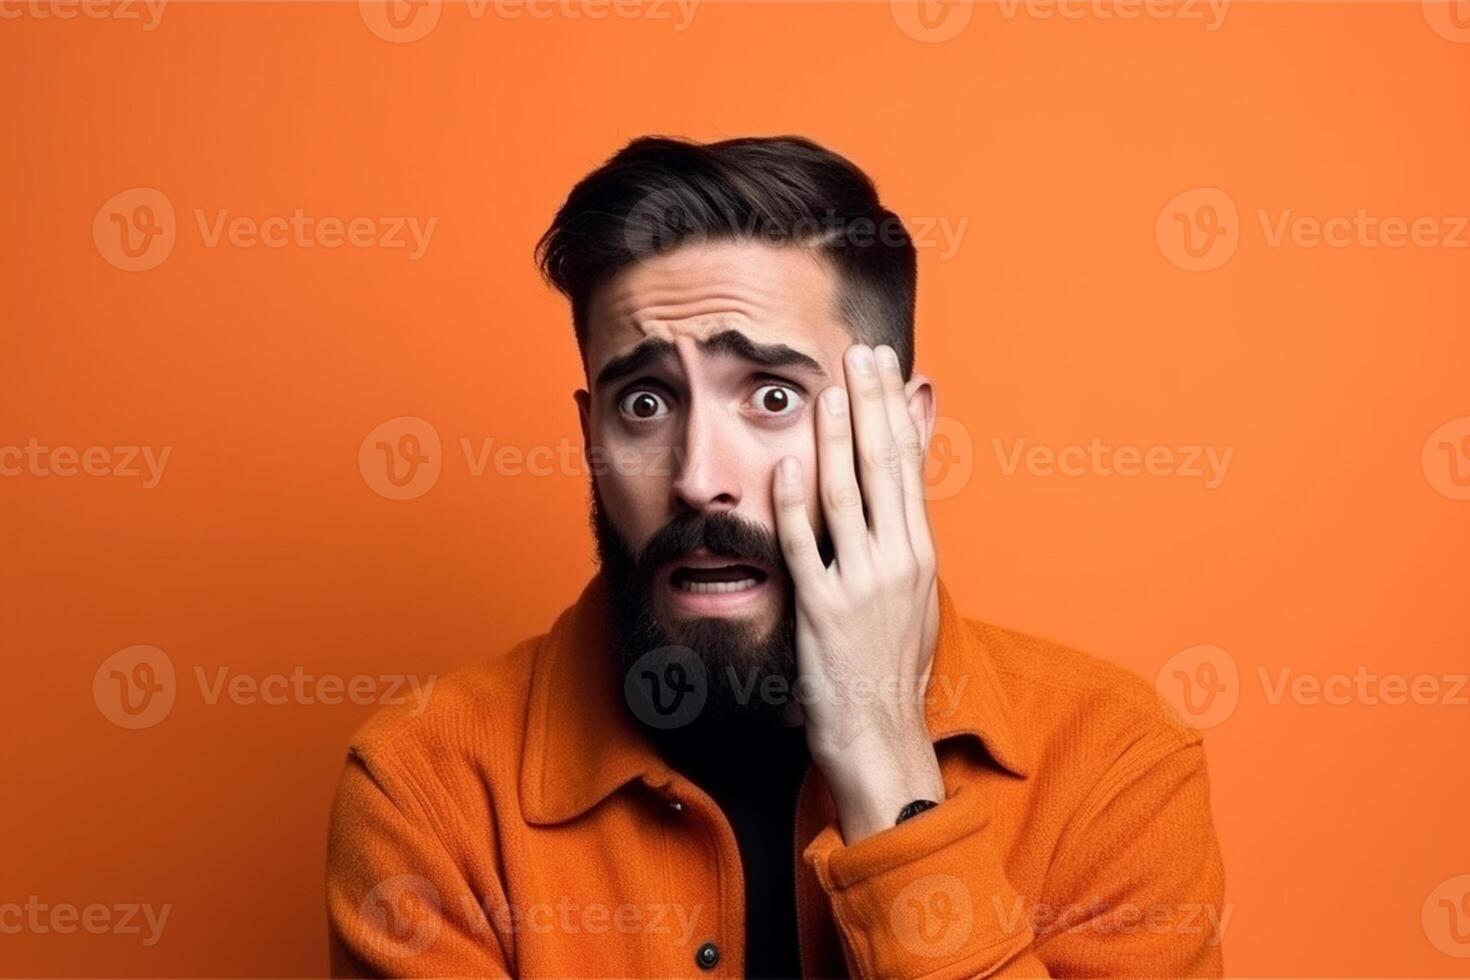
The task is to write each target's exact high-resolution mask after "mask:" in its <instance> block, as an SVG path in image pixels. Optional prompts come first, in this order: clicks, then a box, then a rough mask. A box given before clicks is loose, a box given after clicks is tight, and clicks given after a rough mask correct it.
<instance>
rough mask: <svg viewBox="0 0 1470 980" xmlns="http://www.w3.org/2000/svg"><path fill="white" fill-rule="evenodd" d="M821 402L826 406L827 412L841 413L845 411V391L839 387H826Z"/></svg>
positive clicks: (831, 413)
mask: <svg viewBox="0 0 1470 980" xmlns="http://www.w3.org/2000/svg"><path fill="white" fill-rule="evenodd" d="M822 402H823V403H824V404H825V405H826V406H827V414H829V415H842V414H843V413H845V412H846V411H847V392H845V391H843V390H842V389H841V388H828V389H827V390H826V391H825V392H823V393H822Z"/></svg>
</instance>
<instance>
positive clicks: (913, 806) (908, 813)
mask: <svg viewBox="0 0 1470 980" xmlns="http://www.w3.org/2000/svg"><path fill="white" fill-rule="evenodd" d="M938 805H939V804H938V803H935V802H934V801H933V800H914V802H912V803H910V804H908V805H907V806H905V807H904V808H903V809H902V810H899V811H898V819H897V820H895V821H893V823H894V825H895V826H896V825H898V824H901V823H903V822H904V821H905V820H907V819H908V818H909V817H915V816H918V815H919V814H921V813H923V812H924V811H925V810H932V809H934V808H935V807H936V806H938Z"/></svg>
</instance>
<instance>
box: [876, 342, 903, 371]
mask: <svg viewBox="0 0 1470 980" xmlns="http://www.w3.org/2000/svg"><path fill="white" fill-rule="evenodd" d="M875 353H876V354H877V355H878V364H879V365H880V366H881V367H882V368H883V369H884V370H885V371H896V370H898V354H896V353H894V350H893V348H892V347H888V346H886V345H885V346H883V347H879V348H878V350H877V351H876V352H875Z"/></svg>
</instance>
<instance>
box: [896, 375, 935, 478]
mask: <svg viewBox="0 0 1470 980" xmlns="http://www.w3.org/2000/svg"><path fill="white" fill-rule="evenodd" d="M903 390H904V394H905V395H906V396H907V398H908V405H909V418H910V419H912V420H913V422H914V424H915V425H916V426H918V427H919V444H920V445H922V446H923V447H924V455H925V456H926V457H927V456H928V455H929V440H930V438H932V437H933V435H934V419H935V413H936V411H937V409H938V402H939V398H938V396H937V395H936V394H935V392H934V384H933V382H931V381H930V380H929V377H928V375H924V374H920V373H919V372H918V371H915V372H913V374H911V375H909V380H908V382H907V383H906V384H905V385H904V386H903Z"/></svg>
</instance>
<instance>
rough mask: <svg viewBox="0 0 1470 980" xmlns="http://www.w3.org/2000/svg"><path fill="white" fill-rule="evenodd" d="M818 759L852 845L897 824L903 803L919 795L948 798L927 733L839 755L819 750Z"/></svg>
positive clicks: (857, 747) (920, 797)
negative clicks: (917, 739)
mask: <svg viewBox="0 0 1470 980" xmlns="http://www.w3.org/2000/svg"><path fill="white" fill-rule="evenodd" d="M813 760H814V761H815V762H816V764H817V766H818V767H819V768H820V769H821V770H822V775H823V777H824V778H825V780H826V782H827V787H828V789H829V790H830V791H831V793H832V802H833V803H834V804H835V806H836V808H837V820H838V825H839V828H840V829H841V831H842V838H843V841H844V842H845V843H847V844H849V845H850V844H854V843H856V842H857V841H859V840H862V839H863V838H865V837H870V836H872V835H873V834H876V833H879V832H880V831H883V830H887V829H888V828H889V827H892V826H894V825H895V824H896V823H897V822H898V815H899V813H900V812H901V811H902V810H903V808H904V807H906V806H908V805H909V804H910V803H912V802H914V801H915V800H933V801H934V802H936V803H942V802H944V798H945V790H944V779H943V776H942V774H941V773H940V770H939V759H938V757H937V756H936V755H935V754H934V746H933V744H931V743H930V742H929V741H928V740H927V738H925V739H924V740H922V742H920V741H915V740H904V741H896V740H889V741H884V742H879V741H877V740H874V741H873V743H872V744H868V745H861V746H860V745H853V746H849V747H848V749H847V750H846V751H844V752H842V753H841V754H839V755H836V756H834V757H827V758H823V757H821V756H819V755H818V754H817V753H815V752H814V753H813Z"/></svg>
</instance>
